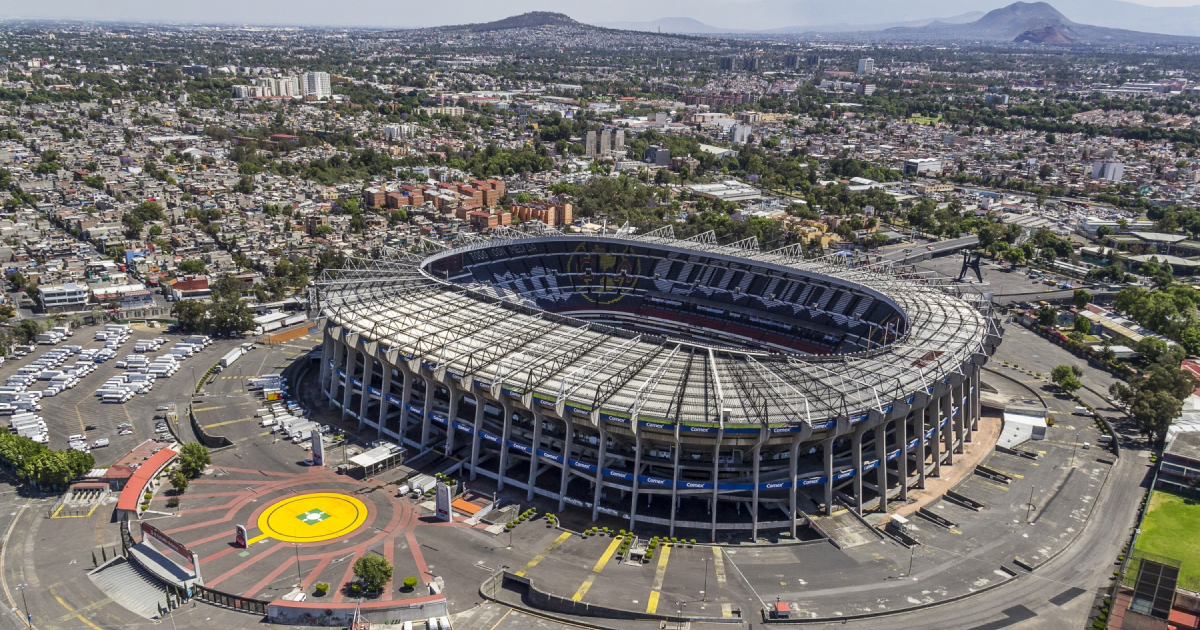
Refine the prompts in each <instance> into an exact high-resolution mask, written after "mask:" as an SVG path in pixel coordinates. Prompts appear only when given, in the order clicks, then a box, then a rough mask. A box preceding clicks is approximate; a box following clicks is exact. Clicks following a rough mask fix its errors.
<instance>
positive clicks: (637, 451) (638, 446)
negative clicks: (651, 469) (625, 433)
mask: <svg viewBox="0 0 1200 630" xmlns="http://www.w3.org/2000/svg"><path fill="white" fill-rule="evenodd" d="M631 423H632V424H631V426H632V428H633V449H634V453H633V486H632V496H631V497H630V502H629V531H631V532H632V531H633V523H634V522H635V521H636V520H637V509H638V488H639V487H640V484H639V482H638V475H641V474H642V432H641V431H639V430H638V428H637V419H636V418H634V419H633V420H632V421H631ZM671 520H672V521H674V519H671Z"/></svg>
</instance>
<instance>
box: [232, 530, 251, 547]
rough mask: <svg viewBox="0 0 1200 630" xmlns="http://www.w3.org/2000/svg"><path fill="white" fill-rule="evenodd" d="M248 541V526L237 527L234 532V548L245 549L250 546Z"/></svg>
mask: <svg viewBox="0 0 1200 630" xmlns="http://www.w3.org/2000/svg"><path fill="white" fill-rule="evenodd" d="M247 540H249V537H248V536H246V526H245V525H235V526H234V530H233V546H235V547H241V548H242V549H245V548H246V547H248V546H249V545H247V544H246V541H247Z"/></svg>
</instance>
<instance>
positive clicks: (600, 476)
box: [592, 420, 608, 523]
mask: <svg viewBox="0 0 1200 630" xmlns="http://www.w3.org/2000/svg"><path fill="white" fill-rule="evenodd" d="M597 428H598V429H599V430H600V455H599V456H598V457H597V458H596V487H595V488H594V489H593V490H592V522H593V523H594V522H596V520H597V519H599V518H600V491H601V490H603V489H604V471H603V468H604V458H606V457H608V431H605V430H604V421H603V420H601V421H600V425H599V426H598V427H597Z"/></svg>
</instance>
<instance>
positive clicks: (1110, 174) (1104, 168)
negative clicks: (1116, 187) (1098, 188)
mask: <svg viewBox="0 0 1200 630" xmlns="http://www.w3.org/2000/svg"><path fill="white" fill-rule="evenodd" d="M1124 177H1125V165H1124V164H1122V163H1121V162H1093V163H1092V179H1102V180H1104V181H1109V182H1119V181H1121V180H1122V179H1123V178H1124Z"/></svg>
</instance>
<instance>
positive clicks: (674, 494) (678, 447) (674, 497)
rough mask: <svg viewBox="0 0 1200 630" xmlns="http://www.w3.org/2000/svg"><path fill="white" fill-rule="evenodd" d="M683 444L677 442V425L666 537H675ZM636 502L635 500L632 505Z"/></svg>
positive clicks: (677, 428)
mask: <svg viewBox="0 0 1200 630" xmlns="http://www.w3.org/2000/svg"><path fill="white" fill-rule="evenodd" d="M682 450H683V444H681V443H680V442H679V425H678V423H676V425H675V448H673V449H671V527H670V528H669V531H668V532H667V535H668V536H674V535H675V514H676V513H677V512H678V510H679V452H680V451H682ZM636 502H637V501H636V500H635V501H634V503H636Z"/></svg>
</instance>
